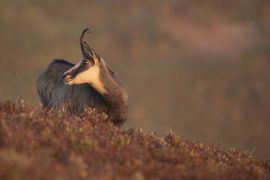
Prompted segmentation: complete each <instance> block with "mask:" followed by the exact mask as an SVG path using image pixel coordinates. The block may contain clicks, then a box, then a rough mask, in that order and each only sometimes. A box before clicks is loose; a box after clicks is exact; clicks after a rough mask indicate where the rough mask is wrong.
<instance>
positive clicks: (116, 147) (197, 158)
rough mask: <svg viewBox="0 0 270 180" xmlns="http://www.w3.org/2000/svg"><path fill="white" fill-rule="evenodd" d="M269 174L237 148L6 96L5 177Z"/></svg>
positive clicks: (1, 109)
mask: <svg viewBox="0 0 270 180" xmlns="http://www.w3.org/2000/svg"><path fill="white" fill-rule="evenodd" d="M52 178H53V179H89V178H91V179H179V178H181V179H269V178H270V163H269V162H263V161H259V160H256V159H255V158H254V157H253V156H252V155H251V154H249V153H247V152H240V151H238V150H236V149H234V148H230V149H221V148H218V147H215V146H210V145H205V144H201V143H195V142H191V141H190V140H187V139H185V138H183V137H180V136H177V135H176V134H175V133H173V132H168V133H166V134H165V135H164V136H159V135H157V134H155V133H146V132H144V131H143V130H141V129H132V128H129V129H119V128H117V127H114V126H113V124H112V123H110V121H109V120H108V119H107V117H106V115H104V114H98V113H97V112H95V111H94V110H88V111H86V112H85V113H84V114H83V116H82V117H77V116H72V115H70V114H68V113H65V112H64V110H59V111H57V112H48V111H42V110H40V109H35V108H31V107H28V106H26V105H25V104H24V103H23V102H17V103H12V102H10V101H6V102H1V103H0V179H52Z"/></svg>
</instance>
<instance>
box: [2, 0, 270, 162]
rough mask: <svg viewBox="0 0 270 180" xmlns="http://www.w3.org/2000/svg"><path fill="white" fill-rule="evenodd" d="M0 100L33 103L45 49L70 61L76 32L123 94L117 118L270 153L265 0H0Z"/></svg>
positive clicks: (48, 55)
mask: <svg viewBox="0 0 270 180" xmlns="http://www.w3.org/2000/svg"><path fill="white" fill-rule="evenodd" d="M0 14H1V16H0V40H1V43H0V52H1V53H0V75H1V79H0V94H1V99H2V100H3V99H12V100H16V99H17V98H22V99H24V100H25V101H26V103H28V104H30V105H32V106H37V107H40V104H39V101H38V98H37V93H36V89H35V83H36V79H37V77H38V75H39V74H40V73H41V72H42V71H43V70H44V69H45V68H46V67H47V65H48V64H49V63H50V62H51V61H52V59H54V58H64V59H67V60H69V61H71V62H73V63H76V62H78V61H79V60H80V58H81V52H80V48H79V36H80V33H81V31H82V29H83V28H85V27H92V28H93V33H92V35H89V36H87V40H88V42H90V44H91V45H92V46H93V47H94V49H95V50H96V51H97V52H98V53H99V54H101V55H102V57H103V58H104V59H105V61H107V63H108V64H109V65H110V66H111V67H112V69H114V70H115V71H116V73H117V75H118V76H119V77H120V79H121V80H122V82H123V84H124V85H125V87H126V88H127V90H128V93H129V119H128V122H127V123H126V124H125V126H126V127H138V128H143V129H145V130H147V131H155V132H157V133H158V134H164V133H166V132H167V131H169V130H170V129H172V130H173V131H175V132H176V133H177V134H179V135H181V136H184V137H187V138H189V139H192V140H195V141H200V142H204V143H208V144H215V145H219V146H222V147H236V148H239V149H241V150H247V151H248V153H250V154H253V155H255V156H257V157H258V158H260V159H264V160H267V159H268V160H270V154H269V152H270V130H269V127H270V70H269V69H270V1H269V0H260V1H254V0H237V1H233V0H232V1H228V0H215V1H211V0H205V1H195V0H192V1H191V0H172V1H166V2H165V1H161V0H155V1H154V0H153V1H143V0H139V1H125V0H116V1H112V0H107V1H89V0H88V1H87V0H79V1H71V0H67V1H55V0H47V1H41V0H25V1H19V0H10V1H8V0H2V1H0Z"/></svg>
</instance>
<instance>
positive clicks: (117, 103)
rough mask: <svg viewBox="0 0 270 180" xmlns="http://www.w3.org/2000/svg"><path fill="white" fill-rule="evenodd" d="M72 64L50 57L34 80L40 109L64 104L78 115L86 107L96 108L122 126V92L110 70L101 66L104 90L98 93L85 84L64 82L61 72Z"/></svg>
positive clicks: (123, 97) (124, 117)
mask: <svg viewBox="0 0 270 180" xmlns="http://www.w3.org/2000/svg"><path fill="white" fill-rule="evenodd" d="M73 66H74V64H71V63H69V62H67V61H65V60H60V59H57V60H54V61H53V62H52V63H51V64H50V65H49V66H48V68H47V70H46V71H45V72H43V73H42V74H41V75H40V77H39V79H38V81H37V91H38V95H39V98H40V101H41V103H42V105H43V107H44V108H49V109H51V108H58V107H60V106H62V105H68V106H69V107H70V108H69V109H70V111H71V112H72V113H75V114H79V113H81V112H82V111H84V109H85V108H87V107H92V108H96V109H97V110H98V111H100V112H105V113H107V114H108V116H109V119H111V120H112V122H113V123H114V124H116V125H122V123H123V122H124V121H126V118H127V110H128V109H127V99H126V98H125V96H126V93H125V91H124V89H123V88H122V87H121V85H120V84H119V82H118V80H117V79H116V77H115V75H114V73H113V72H112V71H111V70H110V69H109V68H106V67H105V66H104V67H102V68H101V79H102V82H103V83H104V85H105V89H106V90H107V93H106V94H102V95H101V94H100V93H99V92H97V91H96V90H95V89H94V88H93V87H92V86H90V85H88V84H82V85H66V84H65V83H64V82H63V78H62V76H63V74H64V72H66V71H67V70H69V69H70V68H71V67H73Z"/></svg>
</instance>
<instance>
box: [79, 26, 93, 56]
mask: <svg viewBox="0 0 270 180" xmlns="http://www.w3.org/2000/svg"><path fill="white" fill-rule="evenodd" d="M90 32H91V30H90V29H89V28H86V29H84V30H83V31H82V34H81V37H80V45H81V51H82V54H83V56H84V57H88V58H89V57H92V55H91V54H90V52H91V48H90V47H89V46H88V44H87V43H86V42H85V41H84V40H83V39H84V35H85V33H90ZM89 50H90V52H89Z"/></svg>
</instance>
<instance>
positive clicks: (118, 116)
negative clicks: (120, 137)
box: [97, 62, 128, 124]
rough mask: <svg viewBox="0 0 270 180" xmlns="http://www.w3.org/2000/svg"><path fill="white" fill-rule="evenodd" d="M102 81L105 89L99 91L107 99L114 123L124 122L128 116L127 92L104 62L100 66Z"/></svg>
mask: <svg viewBox="0 0 270 180" xmlns="http://www.w3.org/2000/svg"><path fill="white" fill-rule="evenodd" d="M100 81H101V84H102V85H103V88H104V89H103V91H99V90H98V89H97V91H98V92H99V93H100V94H101V96H102V97H103V98H104V100H105V101H106V104H107V108H108V115H109V118H110V119H111V120H112V121H113V123H114V124H122V122H124V121H125V120H126V118H127V111H128V105H127V103H128V102H127V101H128V97H127V93H126V91H125V90H124V88H123V87H122V86H121V84H120V82H119V81H118V79H117V78H116V77H115V75H114V73H113V72H112V71H111V70H110V69H109V68H108V67H107V65H106V64H105V63H104V62H103V66H102V67H101V68H100Z"/></svg>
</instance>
